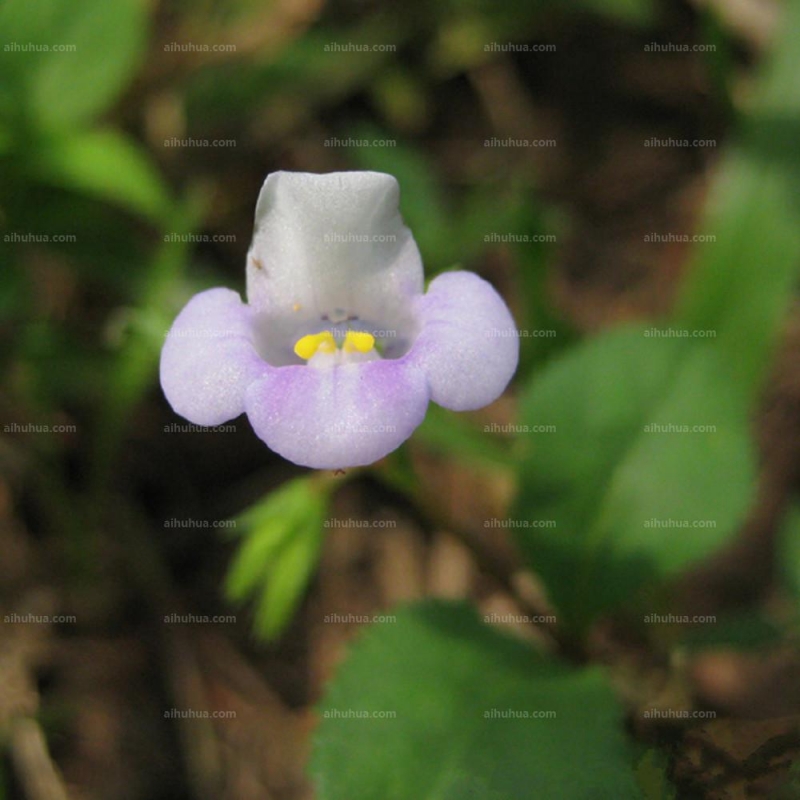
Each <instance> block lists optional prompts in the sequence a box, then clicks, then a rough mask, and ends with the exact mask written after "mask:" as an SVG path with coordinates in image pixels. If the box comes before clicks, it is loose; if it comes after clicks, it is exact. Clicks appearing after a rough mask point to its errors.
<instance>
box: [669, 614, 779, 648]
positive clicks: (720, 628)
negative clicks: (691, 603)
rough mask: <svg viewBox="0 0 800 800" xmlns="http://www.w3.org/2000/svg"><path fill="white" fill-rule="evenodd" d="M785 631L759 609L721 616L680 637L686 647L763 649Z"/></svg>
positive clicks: (774, 643) (689, 629) (682, 644)
mask: <svg viewBox="0 0 800 800" xmlns="http://www.w3.org/2000/svg"><path fill="white" fill-rule="evenodd" d="M783 635H784V631H783V630H782V629H781V628H780V627H779V626H778V625H776V624H775V622H774V620H772V619H769V618H768V617H766V616H764V615H763V614H762V613H760V612H759V611H757V610H748V611H745V612H741V613H739V614H731V615H727V616H724V617H720V618H719V619H718V620H717V621H716V622H713V623H710V624H708V623H704V624H700V625H694V626H692V627H690V628H688V629H687V630H686V633H685V634H684V635H683V636H682V638H681V640H680V644H681V646H683V647H685V648H686V649H687V650H691V651H694V650H705V649H709V648H711V649H718V648H725V649H736V650H760V649H764V648H767V647H770V646H772V645H777V644H778V643H779V642H780V641H781V639H782V637H783Z"/></svg>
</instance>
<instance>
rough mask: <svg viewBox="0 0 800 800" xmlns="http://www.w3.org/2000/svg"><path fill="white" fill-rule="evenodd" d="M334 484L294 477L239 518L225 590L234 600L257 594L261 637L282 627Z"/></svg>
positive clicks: (304, 579) (313, 557)
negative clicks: (237, 538) (239, 540)
mask: <svg viewBox="0 0 800 800" xmlns="http://www.w3.org/2000/svg"><path fill="white" fill-rule="evenodd" d="M332 487H333V484H332V483H331V482H329V481H328V482H324V481H320V480H318V479H315V478H296V479H294V480H292V481H289V482H287V483H286V484H284V485H283V486H281V487H280V488H279V489H277V490H276V491H274V492H272V493H271V494H269V495H267V497H266V498H265V499H264V500H262V501H261V502H260V503H258V504H256V505H255V506H253V507H252V508H250V509H249V510H248V511H247V512H245V513H244V514H243V515H242V516H241V517H240V518H239V524H238V526H237V532H240V533H241V535H242V537H243V541H242V544H241V545H240V547H239V550H238V552H237V554H236V557H235V559H234V561H233V564H232V565H231V567H230V569H229V571H228V575H227V578H226V581H225V593H226V595H227V597H228V599H229V600H231V601H233V602H236V603H242V602H244V601H246V600H248V599H250V598H252V597H254V596H255V595H258V603H257V608H256V615H255V631H256V633H257V634H259V635H260V636H261V637H263V638H265V639H273V638H275V637H276V636H278V635H279V634H280V633H281V631H282V630H283V628H284V627H285V626H286V624H287V623H288V621H289V619H290V617H291V614H292V612H293V611H294V608H295V606H296V605H297V602H298V600H299V599H300V596H301V594H302V592H303V590H304V589H305V588H306V585H307V583H308V579H309V577H310V575H311V573H312V571H313V569H314V567H315V566H316V564H317V560H318V557H319V552H320V548H321V546H322V538H323V537H322V533H323V523H324V521H325V516H326V514H327V509H328V500H329V496H330V492H331V491H332Z"/></svg>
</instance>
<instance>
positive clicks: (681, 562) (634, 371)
mask: <svg viewBox="0 0 800 800" xmlns="http://www.w3.org/2000/svg"><path fill="white" fill-rule="evenodd" d="M645 333H646V332H645V331H642V330H640V329H622V330H617V331H614V332H611V333H608V334H605V335H603V336H600V337H598V338H597V339H595V340H592V341H589V342H588V343H586V344H584V345H582V346H580V347H579V348H577V349H575V350H573V351H572V352H570V353H569V354H568V355H567V356H566V357H563V358H560V359H558V360H555V361H553V362H550V364H549V365H548V367H547V368H546V369H545V370H544V371H543V372H541V373H540V374H539V375H538V376H537V377H536V379H535V380H534V381H533V382H532V383H531V385H530V386H529V387H528V389H527V390H526V391H525V392H524V394H523V396H522V398H521V400H520V419H521V422H522V423H523V424H527V425H529V426H534V425H549V426H553V428H552V429H551V432H548V433H541V434H536V435H532V436H530V437H527V438H528V439H529V440H531V444H530V446H529V449H528V452H527V454H526V455H525V456H524V458H523V463H522V468H521V474H520V481H521V487H520V495H519V499H518V503H517V508H516V511H515V515H516V516H517V517H518V518H520V519H522V520H532V519H538V520H547V521H549V523H551V527H537V528H528V527H519V528H517V529H516V530H517V533H518V539H519V543H520V546H521V548H522V549H523V552H524V553H525V554H526V556H527V558H528V561H529V563H530V564H531V566H532V568H533V569H534V570H536V572H537V573H539V574H540V575H541V576H542V577H543V578H544V580H545V582H546V584H547V588H548V591H549V593H550V596H551V598H552V599H553V601H554V602H555V603H556V605H557V606H558V608H559V610H560V611H561V612H562V614H563V615H564V616H563V621H564V622H565V623H566V624H569V625H577V626H579V627H580V626H582V625H584V624H586V623H588V622H589V621H590V620H591V619H592V618H593V617H594V616H596V615H597V614H599V613H602V612H603V611H605V610H607V609H609V608H611V607H613V606H615V605H618V604H620V603H622V602H625V601H628V602H630V599H631V594H632V593H633V592H634V591H635V590H636V589H638V588H640V587H641V586H643V585H645V584H646V583H648V582H652V581H656V580H664V579H666V578H668V577H670V576H673V575H675V574H677V573H678V572H680V571H681V570H682V569H684V568H685V567H687V566H689V565H690V564H692V563H693V562H695V561H697V560H699V559H702V558H704V557H706V556H708V555H710V554H711V553H713V552H714V551H715V550H716V549H717V548H719V547H720V546H721V545H722V544H723V543H724V542H725V541H726V540H727V539H728V538H729V537H730V536H732V535H733V534H734V533H735V531H736V529H737V526H738V525H739V524H740V522H741V521H742V519H743V517H744V514H745V512H746V510H747V508H748V506H749V503H750V498H751V496H752V494H753V487H754V477H755V470H754V464H753V459H752V454H751V447H750V441H749V431H748V426H747V416H746V412H745V409H744V408H743V406H742V403H741V401H740V397H739V396H738V395H737V393H736V392H734V391H733V390H732V388H731V380H730V378H729V376H728V373H727V371H726V370H724V369H722V368H720V365H719V364H718V362H717V360H716V358H715V354H714V351H713V350H711V349H709V348H708V347H706V346H703V345H694V346H692V345H690V344H687V343H686V342H685V341H683V340H679V339H678V340H676V339H669V338H667V339H664V338H650V337H648V336H646V335H645ZM697 425H710V426H713V430H712V431H711V432H706V433H702V432H692V431H691V428H692V427H693V426H697ZM683 426H688V428H689V430H688V431H686V432H683V431H684V429H683ZM526 441H527V440H526ZM652 519H655V520H659V521H670V520H675V521H677V522H678V523H680V524H681V525H682V524H684V523H685V524H687V525H688V526H689V527H670V528H669V529H662V528H659V527H656V526H652V527H651V523H650V521H651V520H652ZM698 525H703V526H704V527H700V528H698V527H697V526H698Z"/></svg>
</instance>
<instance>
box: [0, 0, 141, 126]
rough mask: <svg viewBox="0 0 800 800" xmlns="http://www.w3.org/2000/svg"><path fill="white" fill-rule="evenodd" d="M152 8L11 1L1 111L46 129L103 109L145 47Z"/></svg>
mask: <svg viewBox="0 0 800 800" xmlns="http://www.w3.org/2000/svg"><path fill="white" fill-rule="evenodd" d="M146 8H147V6H146V5H145V4H144V3H142V2H141V1H140V0H115V2H113V3H109V2H106V0H70V2H64V1H63V0H5V2H4V3H3V4H2V5H0V31H2V39H3V46H2V47H1V48H0V116H5V117H13V118H14V122H15V126H16V127H17V128H18V129H22V130H25V129H28V130H31V129H33V130H39V131H42V130H53V129H58V128H65V127H69V126H75V125H78V124H80V123H83V122H86V121H88V120H90V119H91V118H93V117H95V116H96V115H97V114H99V113H100V112H102V111H103V110H104V109H106V108H107V107H108V105H109V104H110V103H111V102H112V101H113V100H114V98H115V97H116V96H117V95H118V94H119V92H120V90H121V89H122V88H123V86H124V85H125V83H126V82H127V81H128V79H129V78H130V77H131V74H132V72H133V70H134V68H135V67H136V64H137V62H138V61H139V58H140V56H141V55H142V53H143V50H144V45H145V33H146V29H145V23H146Z"/></svg>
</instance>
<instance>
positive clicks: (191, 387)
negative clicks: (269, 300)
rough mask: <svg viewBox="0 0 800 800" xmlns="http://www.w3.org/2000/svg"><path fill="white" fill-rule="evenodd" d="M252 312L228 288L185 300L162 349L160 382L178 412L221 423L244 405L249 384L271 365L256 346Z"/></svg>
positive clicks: (192, 418)
mask: <svg viewBox="0 0 800 800" xmlns="http://www.w3.org/2000/svg"><path fill="white" fill-rule="evenodd" d="M251 315H252V311H251V310H250V309H249V308H248V307H247V306H246V305H244V304H243V303H242V301H241V298H240V297H239V295H238V294H237V293H236V292H233V291H231V290H230V289H209V290H208V291H205V292H201V293H200V294H197V295H195V296H194V297H193V298H192V299H191V300H190V301H189V302H188V303H187V304H186V306H185V307H184V309H183V310H182V311H181V313H180V314H179V315H178V318H177V319H176V320H175V322H174V324H173V325H172V327H171V328H170V330H169V333H168V334H167V339H166V341H165V343H164V347H163V349H162V351H161V386H162V388H163V390H164V394H165V395H166V398H167V400H168V401H169V404H170V405H171V406H172V408H173V409H174V411H175V412H176V413H178V414H180V415H181V416H182V417H185V418H186V419H188V420H189V421H190V422H193V423H195V424H196V425H219V424H220V423H222V422H226V421H227V420H229V419H233V418H234V417H237V416H238V415H239V414H241V413H242V412H243V411H244V395H245V390H246V389H247V387H248V386H249V385H250V384H251V383H252V382H253V381H254V380H257V379H258V378H261V377H264V376H265V375H266V374H267V372H268V371H269V370H270V367H269V366H268V365H267V364H266V363H265V362H264V361H262V360H261V358H259V356H258V354H257V353H256V351H255V348H254V347H253V339H252V324H251Z"/></svg>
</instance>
